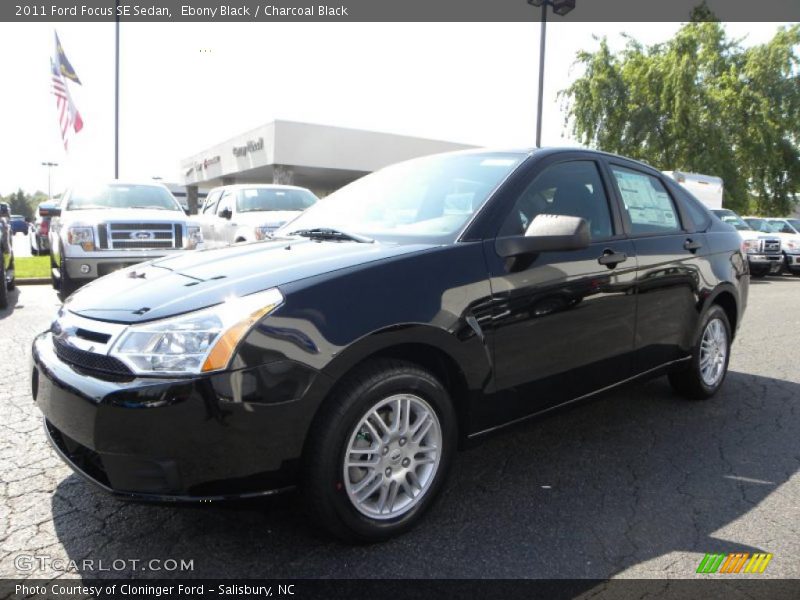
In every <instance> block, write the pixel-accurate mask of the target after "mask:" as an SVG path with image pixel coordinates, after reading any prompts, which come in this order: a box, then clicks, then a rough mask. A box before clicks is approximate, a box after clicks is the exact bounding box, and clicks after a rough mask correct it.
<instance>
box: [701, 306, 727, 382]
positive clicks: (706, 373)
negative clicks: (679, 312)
mask: <svg viewBox="0 0 800 600" xmlns="http://www.w3.org/2000/svg"><path fill="white" fill-rule="evenodd" d="M727 358H728V332H727V330H726V329H725V324H724V323H723V322H722V321H721V320H720V319H711V320H710V321H709V322H708V323H707V324H706V328H705V330H704V331H703V339H702V341H701V342H700V376H701V377H702V378H703V383H705V384H706V385H707V386H709V387H714V386H715V385H717V384H718V383H719V381H720V379H722V376H723V375H724V373H725V361H726V359H727Z"/></svg>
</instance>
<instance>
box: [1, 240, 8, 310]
mask: <svg viewBox="0 0 800 600" xmlns="http://www.w3.org/2000/svg"><path fill="white" fill-rule="evenodd" d="M4 308H8V288H7V287H6V267H5V258H3V253H2V252H0V310H2V309H4Z"/></svg>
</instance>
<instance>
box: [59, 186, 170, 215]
mask: <svg viewBox="0 0 800 600" xmlns="http://www.w3.org/2000/svg"><path fill="white" fill-rule="evenodd" d="M91 208H152V209H158V210H181V207H180V205H178V202H177V200H175V197H174V196H173V195H172V194H171V193H170V192H169V190H167V189H165V188H163V187H160V186H157V185H125V184H111V185H103V186H98V187H83V188H76V189H75V190H73V192H72V193H71V194H70V196H69V201H68V202H67V210H87V209H91Z"/></svg>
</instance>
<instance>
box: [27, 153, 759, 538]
mask: <svg viewBox="0 0 800 600" xmlns="http://www.w3.org/2000/svg"><path fill="white" fill-rule="evenodd" d="M740 244H741V240H740V238H739V236H738V234H737V233H736V231H735V230H734V229H733V228H732V227H731V226H730V225H726V224H725V223H722V222H721V221H720V220H719V219H717V218H716V217H714V216H712V215H711V214H710V213H709V212H708V211H707V210H706V209H705V208H704V207H703V206H702V205H701V204H700V203H699V202H697V201H696V200H695V199H694V198H693V197H691V196H690V195H688V193H687V192H686V191H685V190H683V189H682V188H681V187H679V186H678V185H676V184H675V183H674V182H672V181H671V180H670V179H669V178H667V177H664V176H663V175H662V174H661V173H659V172H658V171H656V170H654V169H652V168H650V167H648V166H645V165H642V164H640V163H637V162H633V161H630V160H627V159H624V158H620V157H617V156H612V155H607V154H602V153H598V152H591V151H585V150H534V151H519V152H516V151H504V152H499V151H497V152H490V151H472V152H466V153H456V154H445V155H438V156H433V157H428V158H423V159H417V160H414V161H410V162H407V163H403V164H399V165H395V166H392V167H389V168H386V169H384V170H382V171H379V172H376V173H374V174H371V175H368V176H366V177H364V178H363V179H361V180H359V181H356V182H355V183H352V184H350V185H349V186H347V187H345V188H343V189H341V190H340V191H338V192H336V193H335V194H333V195H331V196H329V197H328V198H326V199H325V200H322V201H321V202H319V203H318V204H317V205H315V206H314V207H312V208H310V209H309V210H308V211H306V212H305V213H303V214H302V215H301V216H299V217H298V218H297V219H295V220H294V221H292V222H290V223H288V224H287V225H285V226H284V227H283V228H282V229H280V230H279V231H278V232H277V234H276V238H275V239H274V240H271V241H265V242H258V243H253V244H246V245H240V246H236V247H229V248H223V249H214V250H206V251H201V252H196V253H192V254H184V255H180V256H175V257H169V258H164V259H161V260H157V261H154V262H151V263H145V264H142V265H137V266H135V267H131V268H129V269H127V270H123V271H119V272H117V273H114V274H112V275H109V276H107V277H104V278H102V279H99V280H97V281H96V282H94V283H91V284H90V285H88V286H86V287H85V288H83V289H82V290H80V291H79V292H78V293H76V294H74V295H73V296H71V297H70V298H69V299H68V301H67V302H66V303H65V305H64V306H63V308H62V309H61V311H60V313H59V315H58V317H57V319H56V320H55V321H54V322H53V324H52V327H51V329H50V330H49V331H47V332H45V333H43V334H41V335H40V336H39V337H37V338H36V340H35V342H34V345H33V374H32V378H33V381H32V389H33V396H34V398H35V399H36V402H37V403H38V405H39V407H40V408H41V410H42V412H43V413H44V416H45V425H46V429H47V432H48V435H49V437H50V439H51V440H52V443H53V445H54V447H55V448H56V450H57V451H58V452H59V453H60V454H61V456H62V457H63V458H64V459H65V460H66V461H67V462H68V463H69V464H70V465H71V466H72V467H73V468H74V469H75V470H76V471H78V472H80V473H82V474H83V475H85V476H86V477H88V478H89V479H90V480H92V481H94V482H95V483H97V484H99V485H100V486H102V487H103V488H105V489H107V490H109V491H112V492H114V493H116V494H119V495H120V496H123V497H130V498H139V499H148V498H151V499H158V500H165V499H167V500H168V499H174V500H200V499H203V500H209V499H221V498H226V497H236V496H239V497H241V496H254V495H259V494H267V493H272V492H275V491H279V490H283V489H287V488H290V487H293V486H295V485H299V486H300V489H301V496H302V498H303V499H304V500H305V501H307V504H308V507H309V509H310V511H311V513H312V514H313V515H314V517H315V518H316V519H317V521H318V522H319V523H320V524H321V525H323V526H324V527H326V528H327V529H328V530H330V531H331V532H333V533H334V534H336V535H338V536H341V537H344V538H347V539H351V540H362V541H368V540H377V539H383V538H386V537H389V536H391V535H394V534H397V533H400V532H402V531H404V530H406V529H408V528H409V527H410V526H411V525H412V524H413V523H414V522H415V521H416V520H417V519H418V518H419V517H420V516H421V515H422V513H423V512H424V511H425V510H426V509H427V508H428V507H429V505H430V504H431V502H432V501H433V500H434V498H435V497H436V495H437V493H438V492H439V491H440V490H441V489H442V485H443V483H444V480H445V476H446V474H447V471H448V468H449V466H450V463H451V461H452V459H453V454H454V452H455V451H456V448H457V446H458V445H459V444H460V443H461V442H463V441H464V440H467V439H470V438H475V437H478V436H480V435H481V434H484V433H487V432H490V431H493V430H495V429H497V428H500V427H502V426H504V425H508V424H511V423H514V422H517V421H519V420H521V419H525V418H526V417H530V416H531V415H536V414H537V413H542V412H543V411H547V410H549V409H552V408H553V407H555V406H558V405H561V404H565V403H568V402H571V401H574V400H576V399H581V398H586V397H587V396H590V395H592V394H595V393H597V392H599V391H601V390H605V389H608V388H609V387H611V386H614V385H617V384H621V383H624V382H627V381H630V380H631V379H633V378H636V377H640V376H654V375H662V374H667V375H669V379H670V381H671V383H672V385H673V386H674V388H675V389H676V391H677V392H679V393H680V394H682V395H684V396H686V397H688V398H694V399H700V398H707V397H710V396H712V395H713V394H714V393H715V392H716V391H717V390H718V389H719V387H720V386H721V385H722V382H723V380H724V378H725V373H726V370H727V365H728V358H729V356H730V348H731V341H732V339H733V336H734V333H735V331H736V328H737V325H738V324H739V323H740V322H741V319H742V314H743V312H744V309H745V304H746V298H747V289H748V281H749V276H748V271H747V262H746V260H745V259H744V258H743V256H742V253H741V249H740Z"/></svg>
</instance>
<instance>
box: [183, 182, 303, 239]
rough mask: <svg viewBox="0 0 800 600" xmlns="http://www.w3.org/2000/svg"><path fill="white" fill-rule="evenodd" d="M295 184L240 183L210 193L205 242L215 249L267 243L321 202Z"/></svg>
mask: <svg viewBox="0 0 800 600" xmlns="http://www.w3.org/2000/svg"><path fill="white" fill-rule="evenodd" d="M317 200H318V198H317V197H316V196H315V195H314V194H313V193H311V191H310V190H307V189H305V188H301V187H295V186H291V185H270V184H264V185H261V184H237V185H226V186H223V187H217V188H214V189H212V190H211V191H209V192H208V195H207V196H206V200H205V202H204V203H203V207H202V209H201V211H200V215H199V217H200V223H201V225H202V227H203V239H204V240H205V242H206V244H207V245H208V246H209V247H211V246H223V245H227V244H233V243H238V242H252V241H256V240H263V239H266V238H268V237H269V236H271V235H272V233H273V232H274V231H275V230H276V229H278V228H279V227H281V226H282V225H283V224H284V223H286V222H287V221H291V220H292V219H294V218H295V217H297V216H298V215H299V214H300V213H301V212H303V211H304V210H305V209H307V208H309V207H310V206H312V205H314V204H315V203H316V202H317Z"/></svg>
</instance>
